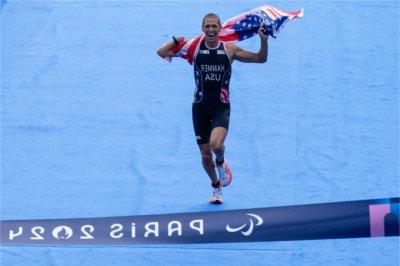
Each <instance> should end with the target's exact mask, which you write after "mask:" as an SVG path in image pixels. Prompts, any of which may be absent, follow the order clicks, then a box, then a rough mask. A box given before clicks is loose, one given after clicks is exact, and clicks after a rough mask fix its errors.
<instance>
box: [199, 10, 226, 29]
mask: <svg viewBox="0 0 400 266" xmlns="http://www.w3.org/2000/svg"><path fill="white" fill-rule="evenodd" d="M206 18H216V19H218V25H220V26H221V19H220V18H219V16H218V15H217V14H215V13H208V14H207V15H205V16H204V18H203V23H202V24H201V26H204V21H205V20H206Z"/></svg>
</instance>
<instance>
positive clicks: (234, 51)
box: [228, 44, 262, 63]
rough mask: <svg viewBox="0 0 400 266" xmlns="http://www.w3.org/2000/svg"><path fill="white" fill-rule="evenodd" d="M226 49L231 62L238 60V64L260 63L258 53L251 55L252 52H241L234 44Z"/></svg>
mask: <svg viewBox="0 0 400 266" xmlns="http://www.w3.org/2000/svg"><path fill="white" fill-rule="evenodd" d="M228 47H229V48H228V49H229V50H230V51H229V54H230V58H231V61H233V60H238V61H240V62H246V63H259V62H262V61H261V60H260V55H259V54H258V53H253V52H249V51H246V50H243V49H242V48H240V47H238V46H236V45H234V44H230V45H229V46H228Z"/></svg>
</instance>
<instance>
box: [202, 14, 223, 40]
mask: <svg viewBox="0 0 400 266" xmlns="http://www.w3.org/2000/svg"><path fill="white" fill-rule="evenodd" d="M218 22H219V21H218V18H215V17H207V18H205V19H204V23H203V27H202V29H203V32H204V34H205V35H206V40H207V41H209V42H214V41H217V40H218V32H219V31H220V30H221V27H220V25H219V23H218Z"/></svg>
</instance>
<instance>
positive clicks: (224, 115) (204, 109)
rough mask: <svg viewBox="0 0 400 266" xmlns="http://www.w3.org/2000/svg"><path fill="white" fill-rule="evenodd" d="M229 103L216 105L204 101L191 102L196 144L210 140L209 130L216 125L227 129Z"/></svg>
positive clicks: (229, 110)
mask: <svg viewBox="0 0 400 266" xmlns="http://www.w3.org/2000/svg"><path fill="white" fill-rule="evenodd" d="M230 113H231V107H230V104H219V105H216V106H211V105H207V104H204V103H193V105H192V118H193V127H194V133H195V134H196V141H197V144H199V145H200V144H205V143H209V142H210V135H211V131H212V130H213V129H214V128H216V127H224V128H226V130H228V129H229V116H230Z"/></svg>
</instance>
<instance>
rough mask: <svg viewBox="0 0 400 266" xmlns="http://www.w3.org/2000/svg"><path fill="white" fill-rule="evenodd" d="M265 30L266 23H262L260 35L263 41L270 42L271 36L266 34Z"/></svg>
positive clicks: (259, 30)
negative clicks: (269, 37)
mask: <svg viewBox="0 0 400 266" xmlns="http://www.w3.org/2000/svg"><path fill="white" fill-rule="evenodd" d="M264 30H265V23H264V22H263V23H261V25H260V28H259V29H258V35H259V36H260V38H261V40H262V41H266V40H268V36H269V34H265V33H264Z"/></svg>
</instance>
